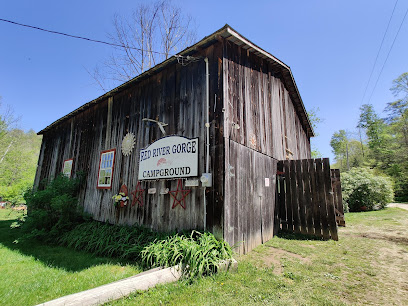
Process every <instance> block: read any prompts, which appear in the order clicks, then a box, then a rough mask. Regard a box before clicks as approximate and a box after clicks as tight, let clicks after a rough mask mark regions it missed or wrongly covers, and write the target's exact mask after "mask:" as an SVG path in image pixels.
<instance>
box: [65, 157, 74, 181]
mask: <svg viewBox="0 0 408 306" xmlns="http://www.w3.org/2000/svg"><path fill="white" fill-rule="evenodd" d="M73 163H74V160H73V159H72V158H70V159H66V160H64V165H63V166H62V174H63V175H65V176H66V177H68V178H71V175H72V166H73Z"/></svg>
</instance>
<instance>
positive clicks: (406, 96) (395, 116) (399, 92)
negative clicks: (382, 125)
mask: <svg viewBox="0 0 408 306" xmlns="http://www.w3.org/2000/svg"><path fill="white" fill-rule="evenodd" d="M392 84H393V86H392V87H391V88H390V90H391V92H392V93H393V94H394V96H395V97H401V98H400V99H398V100H396V101H394V102H390V103H388V104H387V107H386V108H385V111H386V112H387V113H388V117H387V118H386V120H387V122H388V123H390V124H391V125H392V126H393V127H394V129H395V131H396V132H397V134H398V133H399V134H400V135H397V136H400V137H401V138H402V139H403V144H404V145H405V147H408V72H405V73H403V74H401V75H400V76H399V77H398V78H396V79H395V80H394V81H393V82H392Z"/></svg>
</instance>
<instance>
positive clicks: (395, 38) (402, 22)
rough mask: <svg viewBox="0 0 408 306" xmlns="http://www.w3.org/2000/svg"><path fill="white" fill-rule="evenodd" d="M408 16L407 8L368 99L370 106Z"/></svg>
mask: <svg viewBox="0 0 408 306" xmlns="http://www.w3.org/2000/svg"><path fill="white" fill-rule="evenodd" d="M407 14H408V8H407V10H406V12H405V15H404V18H403V19H402V21H401V24H400V26H399V28H398V31H397V34H396V35H395V37H394V40H393V42H392V45H391V47H390V50H389V51H388V54H387V57H386V58H385V61H384V64H383V65H382V67H381V70H380V73H379V74H378V77H377V80H376V82H375V85H374V88H373V90H372V92H371V95H370V98H369V99H368V104H369V103H370V101H371V98H372V96H373V94H374V91H375V88H376V87H377V83H378V80H379V79H380V77H381V74H382V72H383V70H384V67H385V64H386V63H387V61H388V57H389V56H390V53H391V51H392V48H393V47H394V44H395V41H396V40H397V37H398V34H399V32H400V31H401V28H402V25H403V24H404V21H405V18H406V17H407Z"/></svg>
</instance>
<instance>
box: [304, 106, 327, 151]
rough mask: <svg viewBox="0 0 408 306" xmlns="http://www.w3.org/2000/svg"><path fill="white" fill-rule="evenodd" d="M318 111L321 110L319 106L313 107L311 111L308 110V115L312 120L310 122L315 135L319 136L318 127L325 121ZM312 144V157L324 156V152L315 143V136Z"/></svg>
mask: <svg viewBox="0 0 408 306" xmlns="http://www.w3.org/2000/svg"><path fill="white" fill-rule="evenodd" d="M318 112H319V108H312V109H311V110H310V111H308V112H307V116H308V117H309V121H310V124H311V125H312V128H313V131H314V134H315V137H317V136H319V133H318V132H317V129H318V126H319V125H320V124H321V123H322V122H323V121H324V120H323V119H322V118H320V117H319V115H318ZM311 145H312V150H311V151H312V152H311V157H312V158H322V153H321V152H320V151H319V149H318V148H317V147H316V146H315V144H314V143H313V138H312V139H311Z"/></svg>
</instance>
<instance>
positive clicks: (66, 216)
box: [22, 175, 83, 241]
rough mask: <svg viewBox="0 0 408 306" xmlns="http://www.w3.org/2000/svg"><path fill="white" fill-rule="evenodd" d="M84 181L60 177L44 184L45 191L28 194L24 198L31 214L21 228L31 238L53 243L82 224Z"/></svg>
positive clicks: (32, 191)
mask: <svg viewBox="0 0 408 306" xmlns="http://www.w3.org/2000/svg"><path fill="white" fill-rule="evenodd" d="M81 182H82V180H81V178H76V179H69V178H67V177H65V176H63V175H60V176H57V177H56V178H55V179H54V180H52V181H51V182H49V183H45V184H44V185H45V187H44V189H42V190H36V191H34V190H31V191H29V192H27V193H26V194H25V195H24V198H25V200H26V203H27V210H28V215H27V217H26V219H25V222H24V224H23V225H22V229H23V230H24V231H26V232H28V233H29V236H32V237H35V238H38V239H40V240H46V241H53V240H54V239H55V238H56V237H59V236H60V235H61V234H62V233H63V232H65V231H68V230H70V229H72V228H74V227H75V226H76V225H77V224H78V223H79V222H81V221H83V215H82V212H81V209H80V208H79V207H78V198H77V193H78V191H79V187H80V184H81Z"/></svg>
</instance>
